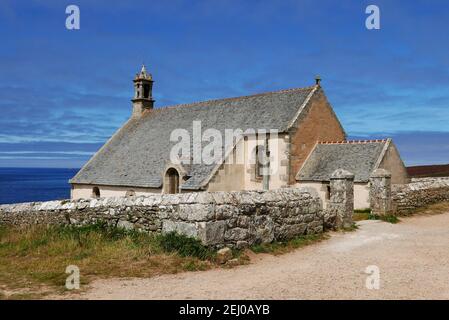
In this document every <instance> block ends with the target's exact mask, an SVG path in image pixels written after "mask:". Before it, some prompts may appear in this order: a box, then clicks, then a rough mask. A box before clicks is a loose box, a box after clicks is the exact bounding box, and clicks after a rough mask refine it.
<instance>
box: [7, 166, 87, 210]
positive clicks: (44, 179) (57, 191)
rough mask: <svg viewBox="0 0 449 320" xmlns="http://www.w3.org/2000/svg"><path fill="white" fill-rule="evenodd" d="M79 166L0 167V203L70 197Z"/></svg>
mask: <svg viewBox="0 0 449 320" xmlns="http://www.w3.org/2000/svg"><path fill="white" fill-rule="evenodd" d="M78 171H79V168H10V167H3V168H0V204H9V203H22V202H36V201H49V200H62V199H69V198H70V184H69V179H71V178H72V177H73V176H74V175H75V174H76V173H77V172H78Z"/></svg>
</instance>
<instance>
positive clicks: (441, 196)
mask: <svg viewBox="0 0 449 320" xmlns="http://www.w3.org/2000/svg"><path fill="white" fill-rule="evenodd" d="M391 193H392V196H391V197H392V207H393V210H394V211H395V212H396V213H398V214H407V213H410V212H413V211H414V210H416V209H418V208H421V207H425V206H427V205H430V204H434V203H438V202H443V201H449V177H444V178H419V179H412V182H411V183H408V184H405V185H393V186H392V192H391Z"/></svg>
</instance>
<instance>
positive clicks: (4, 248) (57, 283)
mask: <svg viewBox="0 0 449 320" xmlns="http://www.w3.org/2000/svg"><path fill="white" fill-rule="evenodd" d="M0 260H1V263H0V299H2V298H5V296H6V297H9V298H11V297H14V298H21V297H30V296H34V295H35V294H36V293H39V292H40V293H42V294H44V295H45V294H46V293H55V292H57V293H62V292H64V291H65V281H66V278H67V276H68V274H66V273H65V270H66V267H67V266H68V265H76V266H78V267H79V269H80V279H81V287H83V285H85V284H88V283H89V282H91V281H92V280H94V279H97V278H108V277H151V276H155V275H159V274H167V273H177V272H181V271H196V270H206V269H209V268H212V267H214V266H216V263H215V252H214V251H213V250H211V249H208V248H206V247H204V246H203V245H202V244H201V243H200V241H199V240H195V239H192V238H188V237H185V236H181V235H178V234H175V233H169V234H166V235H149V234H146V233H139V232H135V231H126V230H124V229H118V228H112V227H108V226H106V225H104V224H101V223H100V224H96V225H89V226H83V227H78V228H76V227H62V226H51V227H43V226H34V227H29V228H26V229H25V228H23V229H18V228H16V227H5V226H3V227H0ZM24 288H26V289H24ZM5 292H9V294H8V295H6V294H5ZM11 292H12V293H13V294H10V293H11ZM38 296H39V295H37V297H38Z"/></svg>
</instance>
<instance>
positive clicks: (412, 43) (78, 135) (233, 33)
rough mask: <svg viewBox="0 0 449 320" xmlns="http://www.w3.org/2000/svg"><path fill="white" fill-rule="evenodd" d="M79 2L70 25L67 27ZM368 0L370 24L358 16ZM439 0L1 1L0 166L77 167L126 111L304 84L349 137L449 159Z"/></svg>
mask: <svg viewBox="0 0 449 320" xmlns="http://www.w3.org/2000/svg"><path fill="white" fill-rule="evenodd" d="M69 4H76V5H78V6H79V8H80V11H81V29H80V30H76V31H73V30H71V31H70V30H67V29H66V28H65V19H66V17H67V15H66V13H65V8H66V6H68V5H69ZM369 4H375V5H378V6H379V8H380V11H381V29H380V30H367V29H366V28H365V19H366V17H367V14H365V8H366V7H367V5H369ZM448 24H449V2H447V1H445V0H430V1H419V0H417V1H398V0H388V1H377V0H374V1H369V2H367V1H353V0H351V1H333V0H325V1H319V2H317V1H316V0H313V1H312V0H310V1H309V0H298V1H241V0H240V1H232V0H228V1H224V0H223V1H214V0H207V1H84V0H80V1H77V0H73V1H70V2H66V1H51V0H41V1H37V0H36V1H31V0H30V1H12V0H11V1H10V0H2V1H1V2H0V37H1V45H0V71H1V72H0V111H1V117H0V166H28V167H34V166H36V167H80V166H81V165H82V164H83V163H84V162H85V161H87V160H88V159H89V157H90V155H91V154H92V153H93V152H95V151H96V150H97V149H98V148H99V147H101V145H102V144H103V143H104V142H105V141H106V140H107V139H108V138H109V137H110V136H111V135H112V134H113V133H114V131H115V130H116V129H117V128H119V127H120V125H121V124H122V123H123V122H124V121H125V120H126V119H127V118H128V117H129V115H130V112H131V102H130V99H131V97H132V94H133V88H132V77H133V75H134V74H135V73H136V72H137V71H138V69H139V68H140V65H141V63H142V62H145V64H146V65H147V67H148V69H149V70H150V72H152V74H153V77H154V79H155V84H154V91H153V93H154V96H155V99H156V106H164V105H169V104H175V103H185V102H192V101H199V100H205V99H212V98H221V97H230V96H239V95H247V94H252V93H259V92H264V91H272V90H278V89H286V88H293V87H301V86H309V85H312V84H313V83H314V77H315V75H316V74H319V75H321V77H322V78H323V81H322V85H323V87H324V89H325V91H326V94H327V96H328V99H329V100H330V102H331V104H332V105H333V107H334V109H335V111H336V113H337V115H338V116H339V118H340V120H341V122H342V123H343V126H344V127H345V129H346V131H347V133H348V135H349V136H350V137H353V138H354V137H355V138H382V137H385V136H390V137H393V139H394V141H395V142H396V144H397V146H398V147H399V150H400V152H401V154H402V157H403V160H404V161H405V163H406V164H407V165H416V164H433V163H449V124H448V122H449V54H448V53H449V41H448V35H447V30H448Z"/></svg>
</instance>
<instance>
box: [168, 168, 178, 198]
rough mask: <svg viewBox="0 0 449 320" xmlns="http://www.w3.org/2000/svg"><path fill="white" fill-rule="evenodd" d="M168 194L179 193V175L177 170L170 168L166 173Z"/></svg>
mask: <svg viewBox="0 0 449 320" xmlns="http://www.w3.org/2000/svg"><path fill="white" fill-rule="evenodd" d="M165 183H166V187H165V191H166V193H171V194H173V193H179V173H178V170H176V169H175V168H170V169H168V170H167V172H166V173H165Z"/></svg>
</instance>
